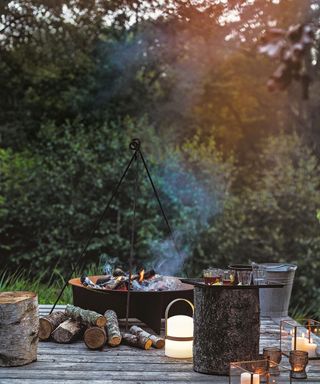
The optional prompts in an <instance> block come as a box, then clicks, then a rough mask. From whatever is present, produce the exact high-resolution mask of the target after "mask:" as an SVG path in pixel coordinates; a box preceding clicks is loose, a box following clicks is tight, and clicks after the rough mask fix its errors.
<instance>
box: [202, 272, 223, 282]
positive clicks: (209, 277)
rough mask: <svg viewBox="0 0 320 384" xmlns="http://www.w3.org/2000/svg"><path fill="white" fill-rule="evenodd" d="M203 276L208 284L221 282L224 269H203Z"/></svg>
mask: <svg viewBox="0 0 320 384" xmlns="http://www.w3.org/2000/svg"><path fill="white" fill-rule="evenodd" d="M203 277H204V282H205V284H207V285H213V284H221V281H222V271H221V269H218V268H208V269H205V270H204V271H203Z"/></svg>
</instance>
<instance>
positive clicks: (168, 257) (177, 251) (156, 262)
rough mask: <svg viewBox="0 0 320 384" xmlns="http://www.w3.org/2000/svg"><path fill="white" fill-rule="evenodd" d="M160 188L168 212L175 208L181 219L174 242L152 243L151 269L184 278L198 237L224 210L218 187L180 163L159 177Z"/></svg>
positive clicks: (159, 241)
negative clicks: (163, 194)
mask: <svg viewBox="0 0 320 384" xmlns="http://www.w3.org/2000/svg"><path fill="white" fill-rule="evenodd" d="M159 182H160V189H161V190H162V191H163V193H165V196H166V198H165V201H163V205H164V209H165V211H166V204H167V205H168V206H173V205H174V206H175V208H174V211H175V214H176V215H177V216H179V218H178V219H176V220H173V221H172V223H171V225H172V227H174V232H173V239H172V238H171V237H170V236H168V237H167V238H165V239H162V240H161V239H156V240H153V241H151V242H150V244H149V249H150V253H151V254H152V255H153V259H152V261H151V263H150V265H149V266H150V267H153V268H154V269H155V270H156V272H157V273H160V274H163V275H171V276H175V275H178V276H179V275H181V274H182V273H183V269H184V265H185V262H186V261H187V259H188V258H189V257H190V256H191V255H192V250H193V249H194V247H195V246H196V244H197V242H198V238H199V234H200V233H201V232H202V231H203V230H204V229H205V228H206V227H207V226H208V224H209V220H210V219H211V218H212V217H213V216H214V215H216V214H217V213H219V212H220V211H221V209H222V204H221V197H220V196H219V193H218V188H216V186H215V185H211V188H210V189H209V187H208V186H207V185H206V184H205V182H204V181H201V178H200V177H196V176H195V175H194V174H193V172H192V171H190V170H186V169H185V167H184V165H183V164H181V162H179V161H174V162H173V163H170V164H167V165H166V166H164V167H163V168H162V170H161V175H160V177H159Z"/></svg>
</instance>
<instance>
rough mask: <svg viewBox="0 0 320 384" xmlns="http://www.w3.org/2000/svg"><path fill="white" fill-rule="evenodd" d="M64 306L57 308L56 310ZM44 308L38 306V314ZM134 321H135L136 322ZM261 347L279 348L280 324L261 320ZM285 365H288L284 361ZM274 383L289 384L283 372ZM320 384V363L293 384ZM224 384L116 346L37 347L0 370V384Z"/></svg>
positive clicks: (159, 354) (182, 364)
mask: <svg viewBox="0 0 320 384" xmlns="http://www.w3.org/2000/svg"><path fill="white" fill-rule="evenodd" d="M62 308H64V307H63V306H60V308H58V309H62ZM49 310H50V307H49V306H43V305H42V306H40V315H44V314H46V313H48V311H49ZM135 323H137V322H135ZM264 346H279V325H278V324H277V321H276V320H272V319H270V318H263V319H262V321H261V338H260V348H261V351H262V349H263V347H264ZM283 364H284V365H286V366H288V365H289V364H288V362H287V361H286V360H283ZM276 382H277V383H289V378H288V374H286V375H285V376H283V377H282V376H281V377H280V378H277V381H276ZM306 382H308V383H320V361H314V362H312V363H311V364H310V365H309V369H308V380H303V381H295V383H306ZM18 383H19V384H40V383H44V384H46V383H47V384H54V383H57V384H98V383H99V384H102V383H103V384H110V383H125V384H133V383H135V384H138V383H141V384H143V383H150V384H169V383H190V384H192V383H202V384H212V383H216V384H222V383H223V384H227V383H229V379H228V377H225V376H210V375H204V374H199V373H196V372H194V371H193V368H192V361H191V360H188V359H186V360H174V359H170V358H167V357H165V356H164V350H156V349H151V350H149V351H143V350H140V349H135V348H130V347H127V346H124V345H121V346H120V347H117V348H113V349H112V348H108V347H105V348H104V350H103V351H90V350H88V349H87V348H86V346H85V345H84V343H83V342H81V341H78V342H76V343H73V344H64V345H62V344H55V343H52V342H41V343H39V349H38V361H37V362H35V363H33V364H30V365H27V366H24V367H17V368H15V367H12V368H1V369H0V384H18Z"/></svg>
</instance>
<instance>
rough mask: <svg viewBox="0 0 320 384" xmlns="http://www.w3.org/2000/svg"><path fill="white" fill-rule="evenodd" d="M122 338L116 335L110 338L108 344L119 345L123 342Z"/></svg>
mask: <svg viewBox="0 0 320 384" xmlns="http://www.w3.org/2000/svg"><path fill="white" fill-rule="evenodd" d="M121 340H122V337H121V336H114V337H112V338H110V339H108V345H110V347H117V346H118V345H120V344H121Z"/></svg>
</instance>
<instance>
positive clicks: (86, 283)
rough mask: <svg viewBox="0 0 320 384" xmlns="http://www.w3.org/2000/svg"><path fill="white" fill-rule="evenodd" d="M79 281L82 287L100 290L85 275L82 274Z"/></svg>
mask: <svg viewBox="0 0 320 384" xmlns="http://www.w3.org/2000/svg"><path fill="white" fill-rule="evenodd" d="M80 281H81V283H82V285H84V286H85V287H91V288H100V287H99V286H98V285H97V284H95V283H94V282H93V281H91V280H90V279H89V277H88V276H87V275H86V274H83V275H82V276H81V278H80Z"/></svg>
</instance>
